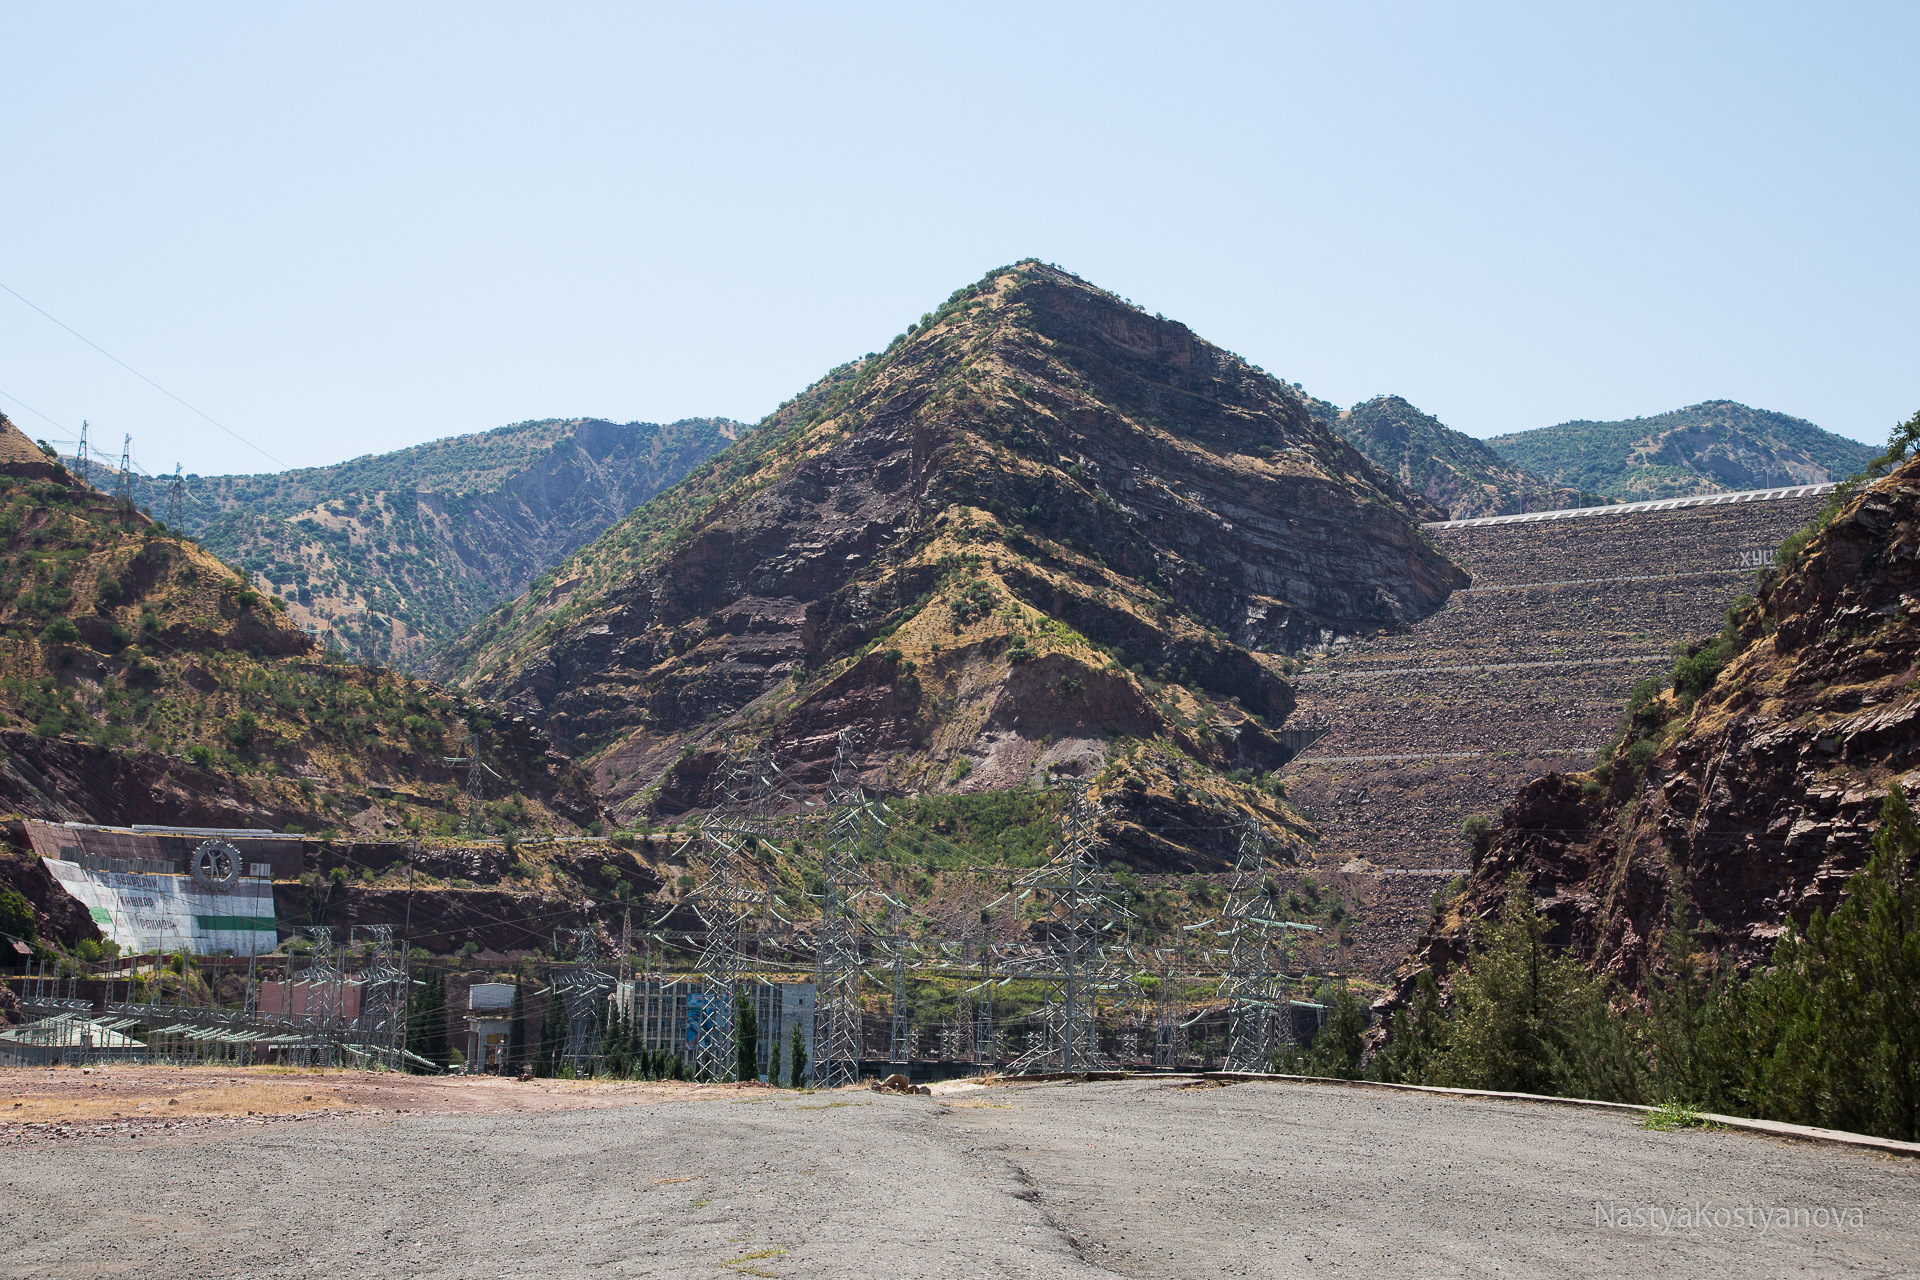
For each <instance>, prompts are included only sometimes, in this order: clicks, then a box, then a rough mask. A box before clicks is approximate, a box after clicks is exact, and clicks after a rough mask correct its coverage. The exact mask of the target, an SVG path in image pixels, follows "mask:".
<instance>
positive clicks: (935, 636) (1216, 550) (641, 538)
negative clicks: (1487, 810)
mask: <svg viewBox="0 0 1920 1280" xmlns="http://www.w3.org/2000/svg"><path fill="white" fill-rule="evenodd" d="M1419 513H1420V508H1419V506H1418V505H1417V504H1416V503H1415V502H1414V501H1413V500H1412V499H1410V498H1409V496H1408V495H1407V494H1406V492H1405V491H1404V490H1403V489H1402V488H1401V486H1400V485H1399V484H1398V483H1397V482H1396V481H1394V480H1393V479H1392V478H1391V477H1389V476H1387V475H1386V474H1384V473H1383V472H1381V471H1380V470H1379V469H1378V468H1377V467H1375V466H1374V465H1373V464H1372V463H1370V462H1368V461H1367V460H1366V459H1365V458H1364V457H1363V456H1361V454H1360V453H1359V452H1358V451H1356V450H1355V449H1353V448H1352V447H1351V446H1350V445H1348V444H1346V443H1345V442H1344V441H1342V440H1340V439H1339V438H1338V437H1337V436H1336V435H1334V434H1333V433H1332V432H1331V431H1329V430H1327V428H1326V427H1325V426H1323V425H1322V424H1321V423H1319V422H1316V421H1315V420H1314V418H1313V417H1312V416H1311V415H1310V414H1309V413H1308V412H1307V408H1306V404H1305V401H1304V400H1303V398H1302V397H1301V396H1300V395H1299V394H1298V393H1297V392H1295V391H1294V390H1293V389H1292V388H1290V387H1287V386H1285V384H1282V383H1280V382H1278V381H1277V380H1276V379H1274V378H1272V377H1270V376H1268V375H1267V374H1265V373H1263V372H1261V371H1259V370H1257V369H1255V368H1253V367H1252V366H1251V365H1249V364H1248V363H1247V362H1246V361H1244V360H1241V359H1240V358H1239V357H1237V356H1233V355H1232V354H1230V353H1228V352H1225V351H1222V350H1221V349H1220V348H1218V347H1215V346H1213V345H1212V344H1210V343H1208V342H1206V341H1205V340H1204V339H1201V338H1199V337H1197V336H1196V335H1195V334H1194V333H1193V332H1192V331H1191V330H1190V329H1188V328H1187V327H1186V326H1185V325H1182V324H1180V323H1179V322H1177V321H1172V320H1167V319H1164V318H1162V317H1157V316H1153V315H1150V314H1148V313H1146V312H1145V311H1143V310H1141V309H1140V308H1138V307H1135V306H1132V305H1131V304H1129V303H1127V302H1126V301H1125V300H1123V299H1121V298H1119V297H1117V296H1116V295H1114V294H1112V293H1109V292H1107V291H1105V290H1102V289H1099V288H1098V287H1097V286H1094V285H1092V284H1089V283H1088V282H1086V281H1083V280H1080V279H1078V278H1077V277H1074V276H1072V275H1071V274H1069V273H1067V272H1065V271H1062V270H1059V269H1058V268H1053V267H1048V266H1045V265H1043V264H1040V263H1035V262H1023V263H1018V264H1015V265H1014V266H1012V267H1008V268H1002V269H998V270H996V271H994V272H990V273H988V274H987V275H986V276H985V277H983V278H982V279H981V280H979V281H977V282H975V283H974V284H971V285H967V286H965V287H963V288H961V289H958V290H955V291H954V292H953V294H951V295H950V296H949V297H948V298H947V300H946V301H945V302H944V303H942V304H941V305H940V306H939V307H938V308H937V309H936V310H934V311H931V312H928V313H927V314H926V315H925V316H923V317H922V318H921V319H920V320H919V321H916V322H915V323H914V324H913V326H912V327H911V328H910V330H909V331H908V332H907V333H904V334H902V335H901V336H900V337H899V338H897V339H895V340H894V342H893V343H892V344H890V345H889V346H888V348H887V349H886V351H884V352H881V353H879V354H877V355H874V356H872V357H869V358H863V359H861V360H858V361H853V362H849V363H848V364H845V365H842V366H840V367H839V368H836V369H834V370H832V371H830V372H829V373H828V374H827V375H826V376H825V377H823V378H821V379H820V380H819V381H817V382H816V383H815V384H814V385H813V386H811V387H809V388H807V389H806V390H805V391H803V392H801V393H800V394H799V395H798V396H796V397H794V398H793V399H791V400H789V401H787V402H786V403H785V404H783V405H782V406H781V407H780V409H779V410H778V411H777V412H776V413H774V414H772V415H770V416H769V417H768V418H767V419H766V420H764V421H763V422H762V423H760V424H759V425H758V426H757V427H755V428H754V429H753V430H752V431H750V432H747V433H744V434H743V435H742V437H741V439H740V440H739V441H738V442H737V443H736V444H735V445H734V446H733V447H732V448H731V449H728V450H727V451H725V452H724V453H722V454H720V455H718V456H717V457H715V458H714V459H713V460H712V461H710V462H709V463H708V464H706V465H705V466H703V467H700V468H697V469H696V470H695V472H694V473H693V474H692V475H690V476H689V477H688V479H687V480H686V481H684V482H682V483H681V484H680V485H678V486H676V487H675V488H674V489H672V490H670V491H669V492H667V493H665V494H663V495H661V497H659V498H657V499H655V500H654V501H653V502H651V503H649V504H647V505H646V506H644V507H642V508H640V509H639V510H638V511H636V512H635V513H634V514H633V515H632V516H630V517H628V518H627V519H626V520H623V521H621V522H620V523H619V524H617V525H615V526H614V527H613V528H611V529H609V530H608V531H607V533H606V534H604V535H603V536H602V537H601V538H600V539H599V541H598V542H596V543H595V544H593V545H592V546H590V547H588V548H585V549H583V550H582V551H581V552H579V553H578V554H576V555H575V556H574V557H572V558H571V559H570V560H569V561H568V562H567V563H566V564H564V565H562V566H561V567H560V568H559V569H558V570H556V571H555V572H554V573H553V574H551V575H548V577H546V578H544V579H542V580H541V581H540V582H537V583H536V584H535V586H534V589H533V590H531V591H529V592H528V594H527V595H525V596H523V597H522V598H521V599H520V600H518V601H516V602H515V603H514V604H513V605H512V606H511V607H509V608H506V609H503V610H501V611H500V612H499V613H497V614H496V615H495V616H494V617H493V618H492V619H490V620H489V623H488V624H487V625H485V626H483V627H481V628H479V629H477V630H476V631H475V632H474V633H473V634H472V635H470V636H469V637H468V639H467V641H466V642H465V645H464V650H463V652H462V653H461V654H460V655H458V657H459V658H461V659H463V660H464V661H465V663H466V664H467V670H468V672H469V676H468V682H469V684H470V685H471V686H473V687H475V688H477V689H481V690H485V691H487V692H488V693H489V695H493V696H499V697H502V698H506V699H510V700H511V701H512V702H513V703H514V705H515V706H516V707H518V708H521V709H522V710H523V711H524V712H526V713H529V714H532V715H534V716H536V717H537V718H539V719H541V720H543V721H544V723H545V724H546V725H547V726H548V728H549V729H550V730H551V731H552V732H553V733H554V735H555V736H556V739H557V740H558V741H559V742H560V743H561V744H562V745H563V746H565V747H567V748H569V749H571V750H573V751H575V752H577V753H584V754H585V755H586V756H587V757H588V758H589V759H590V760H591V763H592V767H593V769H594V770H595V772H596V776H597V778H598V779H599V785H600V786H601V788H602V789H603V791H604V792H605V794H607V795H608V796H609V798H610V799H611V800H613V801H614V802H615V803H618V804H620V805H622V806H623V807H624V808H625V810H626V811H627V812H634V811H636V810H649V809H650V810H653V811H660V812H677V811H679V810H681V809H684V808H687V807H699V806H701V805H702V804H704V796H705V788H706V786H707V785H708V784H707V780H708V778H709V777H710V776H711V774H712V771H713V769H714V768H715V767H716V765H717V760H718V753H719V751H720V749H721V745H722V744H723V743H726V742H728V741H733V742H740V741H742V740H746V741H759V742H762V743H764V744H765V745H766V746H767V747H768V749H769V750H772V751H774V752H775V753H776V755H777V756H779V757H780V758H782V759H783V760H785V761H787V762H790V763H794V762H797V763H798V764H799V765H801V766H803V767H820V766H823V765H824V762H825V761H826V760H827V759H828V758H830V756H831V753H832V750H833V741H834V732H835V730H836V729H837V728H838V727H839V726H842V725H847V726H852V727H854V728H855V729H856V730H857V731H858V732H859V734H860V735H861V738H862V747H861V751H862V756H863V764H864V766H865V772H866V777H867V780H868V782H869V783H870V785H874V786H876V787H879V788H881V789H883V790H891V791H895V792H922V791H954V790H967V791H971V790H981V789H989V788H999V787H1006V786H1016V785H1020V784H1022V783H1027V782H1038V781H1044V780H1045V778H1046V777H1048V776H1049V775H1050V774H1052V773H1057V772H1062V771H1065V772H1074V773H1079V774H1081V775H1082V776H1087V777H1099V776H1104V777H1105V779H1106V783H1107V785H1118V783H1117V777H1118V775H1117V773H1116V772H1115V771H1116V770H1117V769H1118V767H1119V765H1118V761H1119V758H1120V756H1121V755H1125V754H1127V752H1128V751H1134V749H1133V748H1127V749H1125V750H1123V747H1122V744H1123V743H1126V742H1132V743H1136V744H1138V743H1150V744H1161V745H1160V746H1157V747H1155V748H1154V752H1155V754H1154V758H1155V759H1162V758H1164V759H1165V760H1166V761H1169V762H1171V763H1169V764H1168V765H1167V768H1169V769H1171V770H1173V776H1179V770H1180V769H1181V768H1185V769H1187V770H1198V773H1197V774H1194V775H1192V776H1193V778H1194V779H1195V780H1196V781H1197V780H1198V779H1199V778H1200V777H1203V776H1204V777H1213V778H1216V779H1217V778H1218V777H1219V776H1220V775H1221V774H1223V773H1225V772H1229V771H1231V770H1234V769H1248V768H1251V769H1255V770H1259V769H1270V768H1272V767H1274V766H1275V765H1276V764H1278V763H1279V762H1280V761H1281V760H1282V759H1284V758H1285V752H1284V750H1283V749H1282V748H1281V746H1280V744H1279V741H1278V738H1277V736H1276V734H1275V732H1274V730H1275V729H1276V728H1277V726H1278V724H1279V723H1280V721H1281V720H1283V719H1284V718H1285V716H1286V715H1287V713H1288V711H1289V710H1290V708H1291V706H1292V694H1291V691H1290V689H1289V687H1288V684H1287V681H1286V679H1285V675H1286V671H1287V668H1288V659H1287V656H1286V655H1288V654H1289V653H1293V652H1297V651H1299V650H1302V649H1306V648H1310V647H1313V646H1317V645H1320V644H1324V643H1326V642H1327V641H1329V640H1331V639H1333V638H1334V637H1337V636H1340V635H1348V634H1358V633H1365V632H1372V631H1377V630H1379V629H1381V628H1392V627H1398V626H1400V625H1402V624H1403V623H1404V622H1405V621H1406V620H1407V619H1409V618H1412V617H1418V616H1420V615H1422V614H1424V613H1426V612H1429V611H1431V610H1432V609H1433V608H1435V607H1437V606H1438V605H1439V604H1440V603H1441V602H1442V601H1443V600H1444V599H1445V597H1446V595H1447V593H1448V592H1449V591H1450V590H1452V589H1453V588H1454V587H1456V586H1459V585H1462V583H1463V581H1464V579H1463V575H1461V574H1460V572H1459V570H1458V569H1457V568H1455V567H1454V566H1453V565H1452V564H1451V563H1450V562H1448V561H1447V560H1446V559H1445V558H1444V557H1443V556H1442V555H1440V554H1439V553H1438V552H1437V551H1435V550H1434V549H1433V548H1432V547H1431V546H1430V545H1428V543H1427V542H1426V541H1425V540H1424V539H1422V538H1421V536H1420V533H1419V530H1418V529H1417V528H1416V524H1415V521H1416V519H1417V517H1418V515H1419ZM1169 751H1170V752H1171V753H1172V755H1170V756H1167V755H1165V752H1169ZM1128 758H1129V759H1132V760H1135V762H1136V764H1138V767H1139V769H1146V768H1147V766H1146V765H1145V764H1140V763H1139V760H1140V757H1139V756H1138V754H1137V751H1136V752H1135V753H1134V754H1133V755H1129V756H1128ZM1182 760H1184V761H1185V762H1186V763H1185V765H1184V766H1182V765H1181V764H1179V763H1178V762H1179V761H1182ZM1133 776H1135V777H1136V778H1137V779H1139V780H1140V786H1141V787H1142V788H1143V790H1141V791H1138V792H1129V793H1128V794H1129V795H1133V796H1135V797H1136V801H1137V803H1138V804H1147V803H1149V802H1150V801H1151V798H1152V797H1153V796H1156V795H1159V794H1160V792H1159V791H1156V790H1155V784H1153V783H1150V782H1149V781H1146V780H1145V777H1146V775H1145V774H1141V773H1136V774H1135V775H1133ZM1155 776H1159V775H1155ZM1172 785H1173V784H1172V783H1169V784H1168V787H1171V786H1172ZM1219 785H1220V786H1221V787H1223V788H1225V789H1224V790H1222V791H1221V793H1220V794H1221V796H1222V797H1223V800H1222V802H1223V803H1224V802H1225V801H1224V797H1225V796H1227V795H1228V793H1229V792H1232V790H1233V789H1232V787H1231V786H1229V785H1228V784H1226V783H1220V784H1219ZM1234 785H1242V784H1234ZM1242 790H1243V791H1245V790H1246V788H1245V787H1244V786H1243V785H1242ZM1179 794H1180V796H1181V797H1182V798H1181V800H1180V801H1179V803H1180V804H1183V805H1184V804H1197V803H1199V800H1198V799H1197V793H1196V792H1195V791H1194V789H1193V786H1192V785H1190V784H1189V783H1181V784H1180V786H1179ZM1233 794H1236V795H1239V793H1237V792H1235V793H1233ZM1263 796H1264V793H1257V792H1252V791H1247V793H1246V794H1244V795H1239V799H1238V801H1237V803H1239V804H1241V805H1244V806H1252V807H1256V808H1260V809H1262V811H1264V812H1266V813H1268V814H1269V816H1270V817H1271V818H1272V819H1273V820H1274V821H1276V822H1277V821H1280V819H1279V818H1278V817H1277V816H1275V815H1276V814H1277V810H1276V808H1275V805H1274V804H1273V802H1272V801H1271V799H1270V798H1263ZM1163 798H1164V797H1163ZM1168 803H1172V801H1170V800H1169V801H1168ZM1199 825H1201V826H1207V827H1208V828H1209V829H1211V827H1212V826H1217V825H1218V824H1217V823H1216V824H1199ZM1140 829H1141V830H1143V831H1144V830H1146V827H1145V826H1144V825H1142V826H1141V827H1140ZM1183 856H1184V855H1183Z"/></svg>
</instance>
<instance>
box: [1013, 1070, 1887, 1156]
mask: <svg viewBox="0 0 1920 1280" xmlns="http://www.w3.org/2000/svg"><path fill="white" fill-rule="evenodd" d="M1113 1080H1211V1081H1213V1082H1215V1083H1216V1084H1221V1085H1233V1084H1282V1083H1284V1084H1331V1085H1341V1086H1344V1087H1346V1088H1350V1089H1390V1090H1394V1091H1397V1092H1400V1093H1431V1094H1438V1095H1440V1096H1442V1097H1449V1098H1492V1099H1496V1100H1498V1101H1502V1102H1542V1103H1546V1104H1547V1105H1549V1106H1555V1107H1585V1108H1587V1109H1589V1110H1593V1111H1631V1112H1635V1113H1637V1114H1640V1115H1645V1114H1646V1113H1647V1112H1649V1111H1654V1110H1656V1109H1657V1108H1654V1107H1648V1106H1642V1105H1641V1104H1639V1103H1637V1102H1601V1101H1599V1100H1598V1099H1595V1098H1559V1097H1555V1096H1553V1095H1552V1094H1547V1093H1503V1092H1501V1091H1499V1090H1496V1089H1449V1088H1445V1087H1442V1086H1440V1085H1434V1084H1397V1083H1392V1082H1389V1081H1386V1080H1341V1079H1339V1078H1337V1077H1334V1076H1289V1075H1281V1074H1279V1073H1277V1072H1276V1073H1273V1074H1262V1073H1260V1072H1257V1071H1049V1072H1044V1073H1040V1074H1035V1075H1021V1076H1002V1077H1001V1078H1000V1081H998V1082H997V1083H1005V1084H1013V1083H1023V1084H1062V1083H1100V1082H1104V1081H1113ZM1698 1114H1699V1116H1700V1118H1701V1119H1702V1120H1706V1121H1709V1122H1711V1123H1713V1124H1717V1125H1720V1126H1722V1127H1723V1128H1727V1129H1737V1130H1740V1131H1741V1132H1744V1133H1758V1134H1764V1135H1766V1136H1767V1137H1770V1138H1791V1139H1793V1140H1795V1141H1797V1142H1818V1143H1825V1144H1827V1145H1828V1146H1835V1147H1851V1148H1853V1149H1854V1150H1856V1151H1877V1152H1879V1153H1881V1154H1882V1155H1890V1156H1902V1157H1905V1158H1907V1159H1910V1160H1920V1142H1900V1141H1898V1140H1896V1139H1893V1138H1876V1137H1874V1136H1872V1135H1871V1134H1865V1133H1848V1132H1847V1131H1846V1130H1844V1129H1816V1128H1814V1127H1813V1126H1811V1125H1804V1124H1786V1123H1784V1122H1782V1121H1779V1120H1754V1119H1750V1118H1748V1117H1746V1116H1723V1115H1720V1114H1718V1113H1716V1112H1710V1111H1702V1112H1699V1113H1698Z"/></svg>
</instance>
